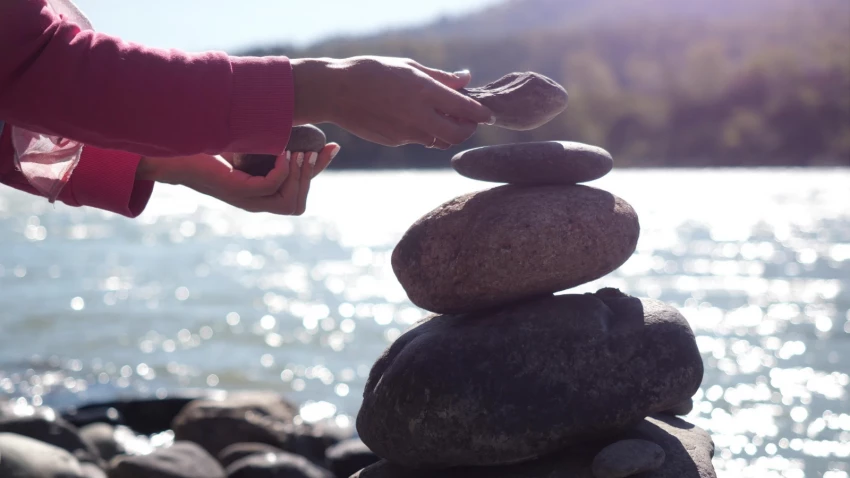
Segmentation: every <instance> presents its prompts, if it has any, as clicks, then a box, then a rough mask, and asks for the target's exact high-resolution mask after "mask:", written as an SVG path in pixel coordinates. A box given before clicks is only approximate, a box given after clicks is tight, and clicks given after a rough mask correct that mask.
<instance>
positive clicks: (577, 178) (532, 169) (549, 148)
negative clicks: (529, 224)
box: [452, 141, 614, 184]
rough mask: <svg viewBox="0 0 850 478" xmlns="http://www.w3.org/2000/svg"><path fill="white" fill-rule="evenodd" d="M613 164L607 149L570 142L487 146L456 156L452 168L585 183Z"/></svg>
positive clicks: (474, 175)
mask: <svg viewBox="0 0 850 478" xmlns="http://www.w3.org/2000/svg"><path fill="white" fill-rule="evenodd" d="M613 167H614V159H613V158H611V155H610V154H609V153H608V152H607V151H605V150H604V149H602V148H599V147H596V146H591V145H587V144H582V143H573V142H568V141H541V142H535V143H515V144H501V145H495V146H484V147H481V148H475V149H470V150H467V151H463V152H461V153H458V154H457V155H455V157H454V158H452V168H454V170H455V171H457V172H458V173H460V174H461V175H462V176H466V177H468V178H471V179H477V180H479V181H491V182H496V183H509V184H577V183H584V182H588V181H593V180H594V179H599V178H601V177H602V176H605V175H606V174H608V173H609V172H610V171H611V169H612V168H613Z"/></svg>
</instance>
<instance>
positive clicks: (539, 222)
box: [392, 185, 640, 313]
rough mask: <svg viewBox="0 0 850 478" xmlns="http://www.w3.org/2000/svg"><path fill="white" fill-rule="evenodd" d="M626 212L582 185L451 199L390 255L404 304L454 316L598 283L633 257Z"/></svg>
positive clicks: (633, 220)
mask: <svg viewBox="0 0 850 478" xmlns="http://www.w3.org/2000/svg"><path fill="white" fill-rule="evenodd" d="M639 235H640V225H639V223H638V218H637V214H636V213H635V211H634V209H632V207H631V206H630V205H629V204H628V203H627V202H626V201H624V200H622V199H620V198H618V197H616V196H614V195H613V194H611V193H609V192H606V191H602V190H600V189H596V188H591V187H588V186H575V185H555V186H552V185H550V186H518V185H507V186H500V187H497V188H494V189H490V190H487V191H480V192H476V193H472V194H467V195H465V196H461V197H458V198H455V199H453V200H451V201H449V202H447V203H445V204H443V205H441V206H440V207H438V208H437V209H435V210H434V211H432V212H430V213H428V214H426V215H425V216H424V217H422V218H421V219H419V220H418V221H416V222H415V223H414V224H413V225H412V226H411V227H410V229H408V230H407V232H406V233H405V234H404V236H403V237H402V238H401V241H399V243H398V245H397V246H396V248H395V250H394V251H393V254H392V268H393V271H394V272H395V274H396V277H397V278H398V280H399V282H400V283H401V285H402V286H403V287H404V290H405V291H406V292H407V295H408V297H409V298H410V300H411V302H413V303H414V304H416V305H418V306H419V307H422V308H423V309H426V310H430V311H432V312H438V313H461V312H469V311H473V310H478V309H484V308H490V307H495V306H499V305H505V304H510V303H512V302H515V301H517V300H521V299H527V298H531V297H535V296H543V295H548V294H552V293H554V292H558V291H561V290H564V289H569V288H571V287H575V286H578V285H581V284H584V283H586V282H590V281H592V280H595V279H598V278H600V277H602V276H604V275H606V274H608V273H610V272H611V271H613V270H615V269H616V268H618V267H620V266H621V265H622V264H623V263H624V262H626V260H627V259H628V258H629V257H631V255H632V253H633V252H634V250H635V247H636V245H637V241H638V236H639Z"/></svg>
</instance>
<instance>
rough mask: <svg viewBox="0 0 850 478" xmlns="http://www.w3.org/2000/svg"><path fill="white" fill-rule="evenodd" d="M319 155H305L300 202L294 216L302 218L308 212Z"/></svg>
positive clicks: (299, 186) (299, 191)
mask: <svg viewBox="0 0 850 478" xmlns="http://www.w3.org/2000/svg"><path fill="white" fill-rule="evenodd" d="M318 157H319V153H305V156H304V164H303V165H302V166H301V180H300V181H299V185H298V201H297V203H296V206H295V212H293V213H292V214H293V215H294V216H300V215H302V214H304V211H306V210H307V193H309V192H310V180H312V179H313V165H314V164H316V159H317V158H318Z"/></svg>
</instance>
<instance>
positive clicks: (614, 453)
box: [592, 439, 664, 478]
mask: <svg viewBox="0 0 850 478" xmlns="http://www.w3.org/2000/svg"><path fill="white" fill-rule="evenodd" d="M663 464H664V449H663V448H661V447H660V446H658V445H657V444H655V443H653V442H651V441H646V440H634V439H632V440H623V441H618V442H617V443H613V444H611V445H608V446H607V447H605V448H603V449H602V451H600V452H599V454H597V455H596V457H595V458H594V459H593V465H592V467H593V468H592V469H593V476H594V477H595V478H627V477H629V476H632V475H637V474H638V473H644V472H647V471H652V470H657V469H658V468H661V465H663Z"/></svg>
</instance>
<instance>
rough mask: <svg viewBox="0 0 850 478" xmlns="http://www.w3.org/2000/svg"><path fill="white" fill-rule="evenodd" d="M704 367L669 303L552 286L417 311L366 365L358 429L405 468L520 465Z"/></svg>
mask: <svg viewBox="0 0 850 478" xmlns="http://www.w3.org/2000/svg"><path fill="white" fill-rule="evenodd" d="M702 377H703V364H702V359H701V356H700V353H699V350H698V348H697V345H696V340H695V338H694V334H693V331H692V330H691V328H690V326H689V325H688V322H687V321H686V320H685V319H684V317H682V315H681V314H680V313H679V312H678V311H677V310H676V309H674V308H672V307H669V306H667V305H665V304H663V303H662V302H659V301H656V300H650V299H637V298H635V297H630V296H628V295H625V294H623V293H621V292H619V291H618V290H616V289H603V290H600V291H598V292H596V293H594V294H583V295H571V294H566V295H559V296H550V297H548V298H542V299H536V300H530V301H526V302H522V303H518V304H513V305H510V306H505V307H503V308H500V309H497V310H492V311H486V312H476V313H469V314H460V315H439V316H432V317H429V318H426V319H424V320H422V321H420V322H419V323H418V324H416V325H415V326H414V328H412V329H411V330H409V331H407V332H406V333H405V334H404V335H402V336H401V337H400V338H399V339H398V340H396V342H395V343H393V344H392V345H391V346H390V347H389V348H388V349H387V350H386V351H385V352H384V354H383V355H382V356H381V357H380V359H378V361H377V362H376V363H375V365H374V367H373V368H372V370H371V372H370V374H369V378H368V380H367V382H366V386H365V390H364V393H363V404H362V407H361V409H360V412H359V414H358V417H357V430H358V432H359V434H360V438H361V439H362V440H363V442H364V443H365V444H366V446H368V447H369V449H371V450H372V451H373V452H375V454H377V455H378V456H380V457H382V458H384V459H386V460H389V461H391V462H394V463H399V464H404V465H405V466H409V467H412V468H419V467H433V468H447V467H454V466H492V465H502V464H512V463H519V462H522V461H526V460H530V459H533V458H536V457H539V456H545V455H547V454H549V453H554V452H557V451H559V450H563V449H565V448H567V447H571V446H572V445H574V444H577V443H585V442H590V441H592V440H593V439H594V438H600V437H608V436H612V435H615V434H616V433H618V432H622V431H624V430H626V429H628V428H629V427H632V426H634V425H635V424H636V423H639V422H640V421H641V420H643V418H644V417H646V416H648V415H650V414H653V413H656V412H659V411H661V410H666V409H668V408H670V407H671V406H672V405H675V404H676V403H679V402H680V401H682V400H683V399H685V398H687V397H691V396H693V394H694V393H695V392H696V390H697V389H698V388H699V385H700V383H701V381H702ZM592 456H593V455H591V457H592Z"/></svg>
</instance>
